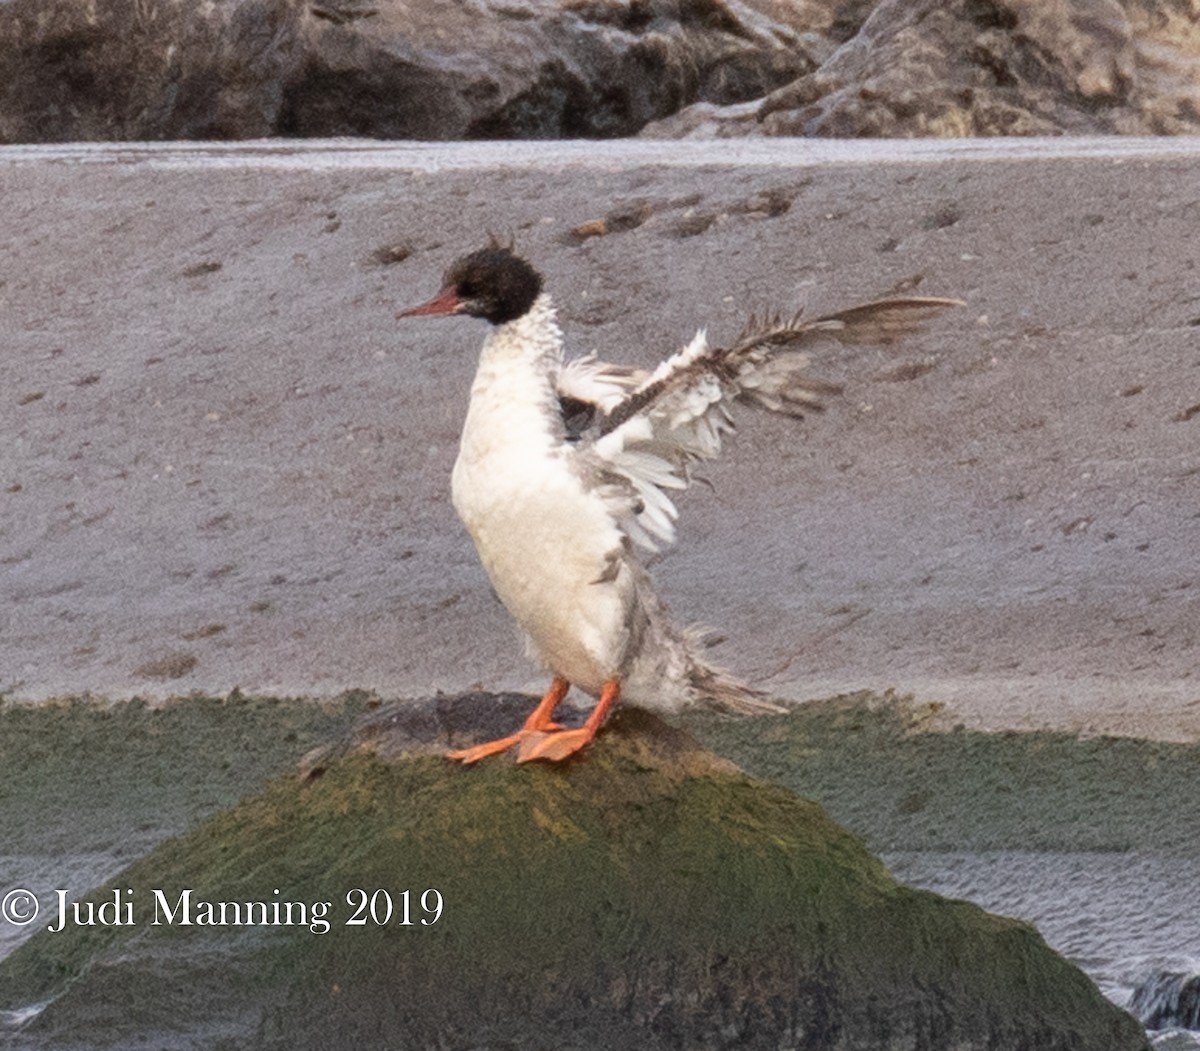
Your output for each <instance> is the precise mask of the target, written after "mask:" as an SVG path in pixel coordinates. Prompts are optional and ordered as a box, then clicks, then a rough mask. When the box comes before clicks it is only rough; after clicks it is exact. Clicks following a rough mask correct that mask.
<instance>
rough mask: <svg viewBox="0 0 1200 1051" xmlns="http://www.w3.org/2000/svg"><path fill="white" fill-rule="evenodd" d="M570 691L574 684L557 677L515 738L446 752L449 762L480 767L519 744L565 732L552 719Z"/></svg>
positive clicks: (512, 736) (522, 744) (514, 735)
mask: <svg viewBox="0 0 1200 1051" xmlns="http://www.w3.org/2000/svg"><path fill="white" fill-rule="evenodd" d="M570 688H571V684H570V683H569V682H567V680H566V679H562V678H558V677H555V679H554V681H553V682H552V683H550V688H549V689H548V690H547V691H546V694H545V696H544V697H543V698H542V699H541V701H539V702H538V706H537V707H536V708H535V709H534V710H533V711H532V712H530V713H529V718H528V719H526V720H525V723H524V725H523V726H522V727H521V729H519V730H518V731H517V732H516V733H515V734H509V736H508V737H500V738H497V739H496V740H495V741H484V742H483V743H482V744H477V745H472V746H471V747H470V748H460V749H457V750H455V751H453V752H447V753H446V758H447V759H453V760H455V761H456V762H459V763H466V764H470V763H477V762H479V760H480V759H486V758H487V757H488V756H489V755H499V754H500V753H501V752H507V751H508V750H509V749H510V748H512V747H513V746H514V745H517V744H520V745H521V746H522V747H524V742H525V741H527V740H529V739H531V738H535V737H537V738H541V737H546V736H548V735H549V734H550V733H551V732H553V731H556V730H562V725H561V724H560V723H556V722H555V721H554V719H553V716H554V709H555V708H557V707H558V705H559V703H560V702H561V701H562V699H563V698H564V697H565V696H566V695H567V691H568V690H569V689H570Z"/></svg>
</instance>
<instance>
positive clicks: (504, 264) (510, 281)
mask: <svg viewBox="0 0 1200 1051" xmlns="http://www.w3.org/2000/svg"><path fill="white" fill-rule="evenodd" d="M541 291H542V277H541V275H540V274H539V273H538V272H537V271H536V270H534V268H533V267H532V266H530V265H529V263H527V262H526V261H525V260H524V259H522V258H521V257H520V256H519V255H517V254H516V253H515V252H513V251H512V249H510V248H505V247H503V246H501V245H498V244H495V243H492V244H489V245H488V246H487V247H486V248H480V249H479V250H478V251H475V252H472V253H471V254H470V255H465V256H463V257H462V258H461V259H458V260H457V261H455V262H454V263H453V265H451V267H450V269H448V270H447V271H446V273H445V276H444V277H443V278H442V290H441V292H439V293H438V294H437V295H436V296H434V298H433V299H431V300H429V302H428V303H423V304H422V305H421V306H418V307H413V308H412V309H410V310H405V311H404V312H403V313H400V314H397V315H396V316H397V317H417V316H424V315H428V316H434V317H438V316H445V315H448V314H470V315H471V316H472V317H481V318H484V319H485V320H487V321H490V322H491V323H492V324H493V325H503V324H504V323H505V322H508V321H515V320H516V319H517V318H519V317H521V316H522V315H523V314H525V313H527V312H528V311H529V308H530V307H532V306H533V303H534V300H536V299H537V297H538V295H539V294H540V293H541Z"/></svg>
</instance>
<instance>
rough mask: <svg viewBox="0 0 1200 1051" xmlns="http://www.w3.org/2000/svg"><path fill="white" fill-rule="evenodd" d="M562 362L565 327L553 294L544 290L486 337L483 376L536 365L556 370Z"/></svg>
mask: <svg viewBox="0 0 1200 1051" xmlns="http://www.w3.org/2000/svg"><path fill="white" fill-rule="evenodd" d="M561 363H562V331H561V330H560V329H559V327H558V322H557V321H556V320H555V316H554V306H553V304H552V303H551V302H550V297H549V296H548V295H546V294H545V293H543V294H542V295H540V296H538V297H537V299H536V300H534V303H533V306H531V307H530V308H529V309H528V310H527V311H526V312H525V313H524V314H522V315H521V316H520V317H519V318H515V319H514V320H512V321H506V322H505V323H504V324H503V325H497V326H496V327H495V328H493V329H492V330H491V332H489V333H488V336H487V339H485V340H484V341H483V350H482V351H481V352H480V355H479V374H478V375H479V377H482V376H484V375H485V374H487V373H494V372H505V371H517V370H522V369H534V370H540V371H544V372H546V373H547V374H551V373H554V372H555V371H556V370H557V369H558V367H559V365H561Z"/></svg>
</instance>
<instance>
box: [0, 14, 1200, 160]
mask: <svg viewBox="0 0 1200 1051" xmlns="http://www.w3.org/2000/svg"><path fill="white" fill-rule="evenodd" d="M1198 99H1200V4H1198V3H1197V2H1196V0H950V2H945V0H480V2H478V3H474V4H460V3H444V2H435V0H214V2H212V3H207V4H196V3H193V2H191V0H94V2H91V3H84V2H82V0H8V2H6V3H4V4H0V143H23V142H60V141H73V140H84V141H100V140H142V139H147V140H155V139H249V138H261V137H270V136H295V137H311V136H326V137H327V136H368V137H376V138H388V139H391V138H398V139H429V140H433V139H464V138H465V139H511V138H524V139H539V138H562V137H568V138H569V137H597V138H608V137H616V136H628V135H634V134H637V133H639V132H641V133H642V134H650V135H655V136H669V137H679V136H689V135H703V136H707V135H719V136H728V135H755V134H765V135H809V136H812V135H820V136H899V137H910V136H926V135H929V136H964V135H1045V134H1060V133H1067V134H1085V133H1091V134H1095V133H1120V134H1179V133H1189V132H1194V131H1196V130H1197V129H1200V102H1198Z"/></svg>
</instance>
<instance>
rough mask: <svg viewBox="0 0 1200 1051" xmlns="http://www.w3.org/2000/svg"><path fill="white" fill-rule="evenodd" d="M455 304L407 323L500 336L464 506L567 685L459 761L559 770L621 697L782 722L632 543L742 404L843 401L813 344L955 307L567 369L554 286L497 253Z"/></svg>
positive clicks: (660, 531) (462, 479)
mask: <svg viewBox="0 0 1200 1051" xmlns="http://www.w3.org/2000/svg"><path fill="white" fill-rule="evenodd" d="M443 286H444V287H443V288H442V291H441V292H439V293H438V295H436V296H435V297H434V298H433V299H431V300H429V302H427V303H424V304H422V305H421V306H417V307H413V308H412V309H410V310H405V311H403V312H402V313H400V314H397V315H396V316H397V317H401V318H403V317H417V316H421V315H434V316H445V315H454V314H469V315H471V316H472V317H480V318H483V319H485V320H486V321H489V322H490V323H491V325H492V328H491V330H490V331H489V332H488V335H487V338H486V339H485V340H484V343H483V348H482V351H481V353H480V358H479V369H478V371H477V373H476V375H475V381H474V383H473V384H472V387H471V401H470V407H469V408H468V410H467V419H466V423H465V425H464V427H463V433H462V441H461V445H460V447H459V454H458V460H457V462H456V463H455V465H454V473H453V480H452V494H453V500H454V507H455V510H456V511H457V512H458V515H459V517H460V518H461V519H462V520H463V522H464V524H465V525H466V527H467V530H468V531H469V532H470V534H471V537H472V539H473V540H474V541H475V547H476V549H477V550H478V552H479V557H480V560H481V561H482V562H483V566H484V568H485V569H486V570H487V574H488V576H489V577H490V578H491V582H492V585H493V587H494V588H495V590H496V594H497V595H498V596H499V597H500V600H501V602H503V603H504V605H505V606H506V607H507V608H508V610H509V612H510V613H511V614H512V615H513V616H514V617H515V618H516V620H517V622H518V623H519V624H520V625H521V627H522V628H523V629H524V632H525V635H526V639H527V648H528V650H529V652H530V654H531V656H534V657H535V658H537V659H539V660H540V661H541V663H542V664H543V665H544V666H545V667H546V668H547V669H548V670H549V672H550V673H551V674H552V675H553V681H552V683H551V685H550V688H549V689H548V690H547V692H546V694H545V696H544V697H543V698H542V700H541V702H540V703H539V704H538V706H537V708H536V709H535V710H534V711H533V713H532V714H531V715H530V716H529V718H528V719H526V721H525V723H524V725H523V726H522V727H521V728H520V729H519V730H517V732H516V733H514V734H511V735H509V736H507V737H503V738H500V739H498V740H495V741H488V742H486V743H483V744H478V745H475V746H473V747H470V748H464V749H461V750H458V751H453V752H450V753H449V757H450V758H452V759H457V760H460V761H461V762H464V763H474V762H476V761H477V760H479V759H482V758H484V757H485V756H489V755H493V754H496V753H498V752H502V751H505V750H507V749H509V748H513V747H515V748H516V750H517V759H518V761H519V762H527V761H528V760H531V759H548V760H561V759H565V758H567V757H568V756H570V755H572V754H574V753H575V752H577V751H579V749H581V748H583V747H584V746H585V745H586V744H587V743H588V742H589V741H591V740H592V739H593V738H594V737H595V736H596V732H597V730H599V728H600V726H601V725H602V724H603V722H604V719H605V716H606V715H607V713H608V711H609V709H610V708H611V707H612V705H613V704H614V703H615V702H616V700H617V698H618V696H620V697H621V698H622V700H623V701H624V702H626V703H629V704H633V705H637V706H639V707H643V708H649V709H654V710H659V711H668V712H672V711H678V710H680V709H682V708H686V707H690V706H696V705H698V706H703V707H708V708H712V709H717V710H722V711H727V712H737V713H753V712H768V711H780V710H782V709H781V708H780V706H779V705H776V704H774V703H773V702H771V701H769V700H767V699H766V698H765V697H764V696H763V695H762V694H761V693H760V692H759V691H757V690H754V689H751V688H750V687H749V686H746V685H745V684H743V683H741V682H738V681H737V680H736V679H734V678H732V677H730V676H729V675H727V674H726V673H725V672H724V671H721V670H719V669H717V668H714V667H712V666H711V665H709V664H708V663H707V662H706V661H705V660H704V658H703V656H702V655H701V640H702V634H701V633H700V632H699V631H697V630H695V629H680V628H677V627H676V626H675V625H674V624H673V623H672V622H671V619H670V617H669V616H668V613H667V608H666V606H665V604H664V603H663V601H662V600H661V599H660V598H659V597H658V595H657V594H656V593H655V590H654V587H653V585H652V583H651V580H650V576H649V574H648V573H647V571H646V568H645V566H644V565H643V564H642V562H641V561H640V560H639V558H638V556H637V553H636V552H635V545H636V546H639V547H643V548H646V549H649V550H655V549H656V548H657V546H658V544H660V543H663V544H669V543H671V542H672V541H673V540H674V538H675V518H676V515H677V511H676V509H675V505H674V503H673V502H672V499H671V493H673V492H676V491H679V490H682V489H686V488H687V486H688V484H689V482H690V480H691V479H690V473H689V468H690V466H691V465H692V464H693V463H694V462H696V461H698V460H708V459H712V458H713V457H715V456H717V455H718V454H719V452H720V451H721V440H722V436H723V435H725V434H726V433H728V432H729V431H731V430H732V429H733V419H732V416H731V414H730V408H731V406H732V405H733V403H734V402H735V401H741V402H746V403H750V404H752V405H758V406H762V407H764V408H767V409H770V410H772V411H775V412H781V413H786V414H788V415H791V416H796V417H799V416H801V415H802V414H803V413H804V412H805V411H810V410H813V409H818V408H820V398H821V396H823V395H830V394H835V393H838V392H839V389H840V388H837V387H835V386H832V385H830V384H826V383H822V382H820V381H818V380H815V379H813V378H811V377H809V376H808V375H807V374H806V372H805V368H806V366H807V365H808V363H809V358H808V355H807V354H805V353H804V349H805V348H806V347H809V346H811V345H812V344H814V343H815V342H817V341H818V340H821V339H827V338H832V339H834V340H838V341H840V342H842V343H846V344H883V343H889V342H891V341H892V340H894V339H896V338H899V337H901V336H905V335H908V334H910V333H912V332H914V331H917V330H918V329H919V328H920V326H921V323H922V322H924V321H926V320H928V319H929V318H931V317H933V316H935V315H937V314H938V313H940V312H941V311H942V310H943V309H945V308H946V307H948V306H952V305H955V304H956V303H958V302H959V301H958V300H953V299H937V298H908V299H884V300H879V301H876V302H873V303H867V304H865V305H863V306H857V307H852V308H851V309H849V310H844V311H841V312H840V313H837V314H829V315H827V316H825V317H819V318H816V319H814V320H812V321H807V320H802V319H801V317H800V316H799V315H797V316H795V317H792V318H786V319H784V318H780V317H770V318H752V319H751V320H750V322H749V323H748V324H747V326H746V327H745V329H744V330H743V331H742V333H741V335H740V336H739V337H738V338H737V339H736V340H735V341H734V342H733V343H732V344H731V345H729V346H727V347H710V346H709V345H708V341H707V339H706V337H705V333H704V331H703V330H701V331H700V332H698V333H697V334H696V337H695V338H694V339H693V340H692V341H691V343H689V344H688V345H687V346H686V347H685V348H684V349H682V350H680V351H679V352H678V353H676V354H674V355H672V356H671V357H669V358H667V359H666V360H665V361H663V362H662V364H660V365H659V366H658V368H657V369H655V370H654V371H653V372H647V371H644V370H642V369H637V368H627V367H623V366H619V365H609V364H605V363H603V362H600V361H597V360H596V358H595V357H594V356H593V355H588V356H586V357H581V358H575V359H573V360H570V361H564V359H563V340H562V332H561V330H560V329H559V327H558V323H557V321H556V320H555V311H554V307H553V305H552V304H551V301H550V298H549V296H548V295H546V294H545V293H544V292H543V291H542V278H541V276H540V275H539V274H538V272H537V271H536V270H534V268H533V267H532V266H530V265H529V263H527V262H526V261H525V260H524V259H522V258H520V257H519V256H517V255H515V254H514V253H513V252H512V250H511V249H510V248H508V247H505V246H502V245H500V244H498V243H495V242H494V241H493V243H491V244H489V245H488V246H487V247H485V248H482V249H480V250H478V251H476V252H472V253H471V254H470V255H467V256H464V257H463V258H461V259H459V260H458V261H457V262H456V263H454V264H453V265H452V266H451V267H450V268H449V270H447V271H446V274H445V277H444V280H443ZM572 684H574V685H575V686H578V687H579V688H580V689H582V690H584V691H585V692H587V693H589V694H591V695H592V696H594V697H598V698H599V699H598V701H597V703H596V705H595V707H594V708H593V709H592V711H591V713H590V714H589V716H588V718H587V720H586V722H585V723H584V724H583V725H582V726H581V727H579V728H577V729H564V728H563V727H561V726H560V725H559V724H558V723H556V722H554V711H555V708H556V707H557V706H558V704H559V702H560V701H562V699H563V698H564V697H565V696H566V694H567V691H568V690H569V689H570V686H571V685H572Z"/></svg>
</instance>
